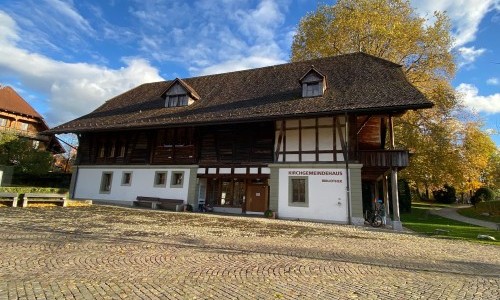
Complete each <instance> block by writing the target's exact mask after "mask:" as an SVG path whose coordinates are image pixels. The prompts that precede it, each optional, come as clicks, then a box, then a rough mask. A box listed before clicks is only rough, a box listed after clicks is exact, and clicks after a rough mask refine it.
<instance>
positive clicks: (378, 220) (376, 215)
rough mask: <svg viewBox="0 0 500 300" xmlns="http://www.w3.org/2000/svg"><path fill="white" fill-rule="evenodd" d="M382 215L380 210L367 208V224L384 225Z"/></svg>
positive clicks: (373, 225)
mask: <svg viewBox="0 0 500 300" xmlns="http://www.w3.org/2000/svg"><path fill="white" fill-rule="evenodd" d="M382 223H383V221H382V216H381V214H380V210H366V211H365V224H370V225H371V226H372V227H380V226H382Z"/></svg>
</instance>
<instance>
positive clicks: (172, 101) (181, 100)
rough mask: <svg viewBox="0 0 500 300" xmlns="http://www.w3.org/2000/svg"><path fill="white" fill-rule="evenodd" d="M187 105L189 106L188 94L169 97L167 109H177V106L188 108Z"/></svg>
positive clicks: (166, 104)
mask: <svg viewBox="0 0 500 300" xmlns="http://www.w3.org/2000/svg"><path fill="white" fill-rule="evenodd" d="M186 105H188V97H187V95H186V94H183V95H172V96H167V99H166V101H165V106H166V107H176V106H186Z"/></svg>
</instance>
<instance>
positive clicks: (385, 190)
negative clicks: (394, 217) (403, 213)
mask: <svg viewBox="0 0 500 300" xmlns="http://www.w3.org/2000/svg"><path fill="white" fill-rule="evenodd" d="M382 190H383V197H384V207H385V216H386V225H391V224H392V222H391V221H390V220H391V218H390V216H391V213H390V209H389V183H388V181H387V176H386V175H385V174H384V176H382Z"/></svg>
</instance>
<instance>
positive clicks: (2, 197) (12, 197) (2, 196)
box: [0, 192, 19, 207]
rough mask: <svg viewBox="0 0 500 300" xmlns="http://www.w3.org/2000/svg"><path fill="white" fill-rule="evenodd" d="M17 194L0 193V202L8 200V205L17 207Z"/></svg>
mask: <svg viewBox="0 0 500 300" xmlns="http://www.w3.org/2000/svg"><path fill="white" fill-rule="evenodd" d="M18 199H19V194H17V193H4V192H2V193H0V202H9V204H10V206H12V207H17V200H18Z"/></svg>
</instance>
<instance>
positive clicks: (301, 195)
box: [288, 176, 309, 207]
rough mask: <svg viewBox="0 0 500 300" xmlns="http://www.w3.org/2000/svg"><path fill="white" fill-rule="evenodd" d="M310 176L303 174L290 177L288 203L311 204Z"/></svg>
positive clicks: (291, 204)
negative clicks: (303, 175) (309, 193)
mask: <svg viewBox="0 0 500 300" xmlns="http://www.w3.org/2000/svg"><path fill="white" fill-rule="evenodd" d="M307 185H308V178H307V177H302V176H291V177H288V188H289V190H288V205H289V206H302V207H307V206H309V197H308V188H307Z"/></svg>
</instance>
